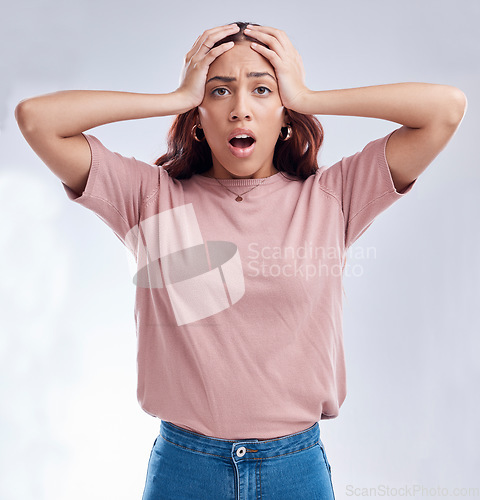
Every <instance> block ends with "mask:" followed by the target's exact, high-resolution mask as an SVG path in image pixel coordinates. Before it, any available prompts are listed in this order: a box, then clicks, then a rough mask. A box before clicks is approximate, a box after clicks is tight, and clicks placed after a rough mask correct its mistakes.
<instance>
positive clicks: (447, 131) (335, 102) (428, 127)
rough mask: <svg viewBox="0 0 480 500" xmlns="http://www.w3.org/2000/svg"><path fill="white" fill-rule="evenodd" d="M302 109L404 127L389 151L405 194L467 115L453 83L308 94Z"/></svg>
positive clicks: (393, 170) (394, 173)
mask: <svg viewBox="0 0 480 500" xmlns="http://www.w3.org/2000/svg"><path fill="white" fill-rule="evenodd" d="M303 106H304V108H305V111H303V112H305V113H311V114H319V115H348V116H365V117H370V118H380V119H383V120H389V121H392V122H396V123H400V124H402V125H403V126H402V127H401V128H399V129H397V130H396V131H395V133H394V134H392V136H391V137H390V138H389V140H388V143H387V147H386V156H387V162H388V165H389V167H390V171H391V174H392V179H393V181H394V184H395V187H396V189H397V191H401V190H403V189H404V188H405V187H407V186H408V185H409V184H410V183H411V182H412V181H413V180H414V179H416V178H417V177H418V176H419V175H420V174H421V173H422V172H423V171H424V170H425V169H426V168H427V166H428V165H429V164H430V163H431V162H432V161H433V160H434V159H435V157H436V156H437V155H438V154H439V153H440V152H441V151H442V150H443V149H444V148H445V146H446V145H447V143H448V142H449V141H450V139H451V138H452V136H453V135H454V134H455V131H456V130H457V128H458V126H459V125H460V123H461V121H462V119H463V117H464V115H465V112H466V108H467V99H466V97H465V94H464V93H463V92H462V91H461V90H460V89H458V88H456V87H452V86H450V85H440V84H434V83H420V82H418V83H417V82H406V83H392V84H387V85H375V86H371V87H358V88H351V89H339V90H325V91H307V92H305V93H304V101H303Z"/></svg>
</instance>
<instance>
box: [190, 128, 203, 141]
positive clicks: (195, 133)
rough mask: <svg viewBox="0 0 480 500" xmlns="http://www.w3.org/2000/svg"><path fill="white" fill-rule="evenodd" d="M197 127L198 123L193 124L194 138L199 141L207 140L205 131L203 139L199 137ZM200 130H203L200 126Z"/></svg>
mask: <svg viewBox="0 0 480 500" xmlns="http://www.w3.org/2000/svg"><path fill="white" fill-rule="evenodd" d="M197 127H198V125H197V124H195V125H194V126H193V128H192V135H193V138H194V139H195V140H196V141H197V142H203V141H204V140H205V133H204V134H203V138H202V139H199V138H198V137H197ZM198 128H200V127H198ZM200 130H202V129H201V128H200Z"/></svg>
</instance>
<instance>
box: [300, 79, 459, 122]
mask: <svg viewBox="0 0 480 500" xmlns="http://www.w3.org/2000/svg"><path fill="white" fill-rule="evenodd" d="M303 106H304V109H305V111H303V112H304V113H305V114H315V115H346V116H363V117H368V118H380V119H383V120H389V121H392V122H396V123H400V124H402V125H405V126H407V127H411V128H422V127H426V126H428V125H430V124H432V123H445V124H449V125H450V124H452V125H453V124H457V125H458V122H459V121H460V120H461V119H462V117H463V113H464V109H465V95H464V94H463V92H462V91H461V90H459V89H458V88H456V87H452V86H449V85H440V84H433V83H416V82H406V83H392V84H386V85H374V86H370V87H358V88H350V89H339V90H321V91H309V92H308V93H307V94H306V97H305V99H304V105H303Z"/></svg>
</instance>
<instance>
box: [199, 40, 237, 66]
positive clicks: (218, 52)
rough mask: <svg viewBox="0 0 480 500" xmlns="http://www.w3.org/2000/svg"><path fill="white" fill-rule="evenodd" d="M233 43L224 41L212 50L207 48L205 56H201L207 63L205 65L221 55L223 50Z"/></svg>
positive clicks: (208, 64)
mask: <svg viewBox="0 0 480 500" xmlns="http://www.w3.org/2000/svg"><path fill="white" fill-rule="evenodd" d="M234 45H235V44H234V43H233V42H226V43H222V44H221V45H219V46H218V47H215V48H214V49H212V50H209V51H208V52H207V53H206V54H205V57H204V58H203V60H204V62H205V63H206V64H207V66H210V64H212V62H213V61H214V60H215V59H216V58H217V57H219V56H221V55H222V54H223V53H224V52H227V50H230V49H231V48H232V47H233V46H234Z"/></svg>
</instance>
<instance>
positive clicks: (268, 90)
mask: <svg viewBox="0 0 480 500" xmlns="http://www.w3.org/2000/svg"><path fill="white" fill-rule="evenodd" d="M258 89H263V90H266V91H267V92H260V94H259V95H267V94H268V93H271V92H272V91H271V90H270V89H268V88H267V87H257V88H256V89H255V90H258Z"/></svg>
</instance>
